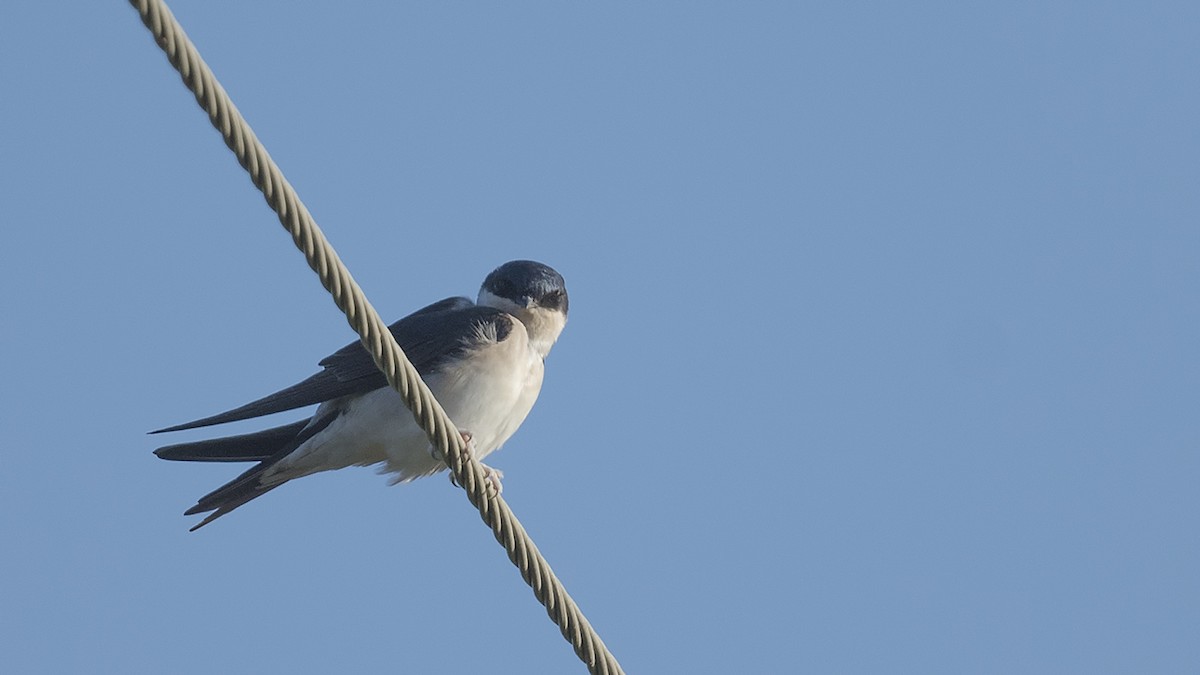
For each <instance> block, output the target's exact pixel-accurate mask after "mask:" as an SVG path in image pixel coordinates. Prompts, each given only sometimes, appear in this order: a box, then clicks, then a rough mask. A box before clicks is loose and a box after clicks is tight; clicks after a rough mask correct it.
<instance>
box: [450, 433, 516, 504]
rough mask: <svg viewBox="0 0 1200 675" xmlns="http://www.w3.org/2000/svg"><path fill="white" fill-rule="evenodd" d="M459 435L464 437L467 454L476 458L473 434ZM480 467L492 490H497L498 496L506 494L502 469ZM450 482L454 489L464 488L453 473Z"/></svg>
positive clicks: (485, 465)
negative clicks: (502, 479)
mask: <svg viewBox="0 0 1200 675" xmlns="http://www.w3.org/2000/svg"><path fill="white" fill-rule="evenodd" d="M458 433H459V434H460V435H461V436H462V439H463V443H464V444H465V445H466V450H467V453H468V454H470V455H471V456H472V457H474V456H475V443H474V442H473V440H472V438H471V432H469V431H460V432H458ZM479 466H481V467H483V476H484V478H485V479H487V482H488V483H489V484H491V486H492V488H493V489H495V490H496V494H500V493H502V492H504V485H503V484H502V483H501V482H500V479H501V478H504V472H503V471H501V470H500V469H493V468H492V467H490V466H488V465H487V464H484V463H482V462H480V464H479ZM450 482H451V483H453V484H454V487H462V486H461V485H459V484H458V480H457V479H455V478H454V473H453V472H451V473H450Z"/></svg>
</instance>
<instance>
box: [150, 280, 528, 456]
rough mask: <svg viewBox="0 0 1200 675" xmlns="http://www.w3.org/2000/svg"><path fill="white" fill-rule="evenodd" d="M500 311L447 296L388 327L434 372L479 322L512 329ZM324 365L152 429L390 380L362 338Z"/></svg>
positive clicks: (299, 403)
mask: <svg viewBox="0 0 1200 675" xmlns="http://www.w3.org/2000/svg"><path fill="white" fill-rule="evenodd" d="M497 316H505V317H507V315H505V314H504V313H503V312H500V311H499V310H496V309H492V308H490V307H478V306H476V305H475V303H473V302H471V301H470V300H468V299H467V298H461V297H459V298H446V299H445V300H442V301H440V302H435V303H434V304H432V305H429V306H428V307H424V308H422V309H419V310H417V311H415V312H413V313H412V314H409V315H408V316H406V317H404V318H403V319H400V320H399V321H397V322H396V323H393V324H392V325H391V326H388V329H389V330H390V331H391V333H392V335H393V336H395V338H396V342H398V343H399V344H400V348H401V349H403V350H404V353H405V355H406V356H407V357H408V359H409V361H411V362H412V364H413V365H414V366H415V367H416V369H417V372H419V373H421V374H422V375H424V374H427V373H430V372H433V371H434V370H435V369H437V368H438V367H439V366H440V365H442V364H443V363H444V362H445V361H446V360H447V359H449V358H453V357H454V356H456V355H458V354H461V352H462V350H463V349H465V348H466V345H468V344H470V343H471V342H473V338H474V337H475V336H477V335H478V334H479V330H480V328H479V327H480V326H481V325H483V324H486V323H488V322H494V323H496V324H497V325H498V328H500V329H502V330H503V331H504V333H505V335H507V330H508V329H509V328H511V325H510V324H509V323H508V322H507V321H497ZM320 365H321V366H324V370H322V371H321V372H319V373H317V374H316V375H313V376H312V377H310V378H308V379H306V380H304V381H303V382H300V383H298V384H295V385H292V386H290V387H288V388H287V389H282V390H280V391H277V392H275V393H274V394H271V395H269V396H264V397H263V398H260V399H258V400H256V401H251V402H250V403H247V404H246V405H243V406H241V407H238V408H234V409H233V410H229V411H226V412H223V413H220V414H217V415H212V416H210V417H205V418H202V419H198V420H194V421H191V422H187V423H185V424H177V425H175V426H171V427H166V428H165V429H158V430H155V431H152V432H150V433H152V434H158V433H163V432H167V431H182V430H184V429H195V428H198V427H207V426H211V425H214V424H225V423H226V422H236V421H238V420H245V419H250V418H252V417H261V416H263V415H270V414H273V413H277V412H283V411H285V410H293V409H295V408H303V407H305V406H310V405H315V404H317V403H324V402H325V401H329V400H331V399H335V398H338V397H340V396H348V395H350V394H358V393H363V392H367V391H371V390H373V389H378V388H380V387H384V386H387V379H386V378H385V377H384V376H383V373H381V372H380V371H379V369H378V368H377V367H376V366H375V362H374V361H373V360H371V356H370V355H369V354H368V353H367V351H366V349H364V348H363V346H362V343H361V342H352V343H351V344H348V345H346V346H345V347H343V348H341V349H339V350H338V351H336V352H334V353H333V354H331V355H330V356H328V357H326V358H325V359H323V360H322V361H321V363H320Z"/></svg>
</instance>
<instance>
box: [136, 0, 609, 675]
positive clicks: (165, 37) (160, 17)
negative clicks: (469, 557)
mask: <svg viewBox="0 0 1200 675" xmlns="http://www.w3.org/2000/svg"><path fill="white" fill-rule="evenodd" d="M130 4H132V5H133V6H134V8H135V9H137V11H138V13H139V14H140V15H141V18H142V23H144V24H145V25H146V28H148V29H149V30H150V32H151V33H152V34H153V35H154V39H155V41H156V42H157V43H158V46H159V47H161V48H162V50H163V51H164V52H165V53H166V55H167V60H169V61H170V62H171V65H172V66H174V67H175V69H176V70H177V71H179V75H180V77H181V78H182V79H183V83H184V84H185V85H186V86H187V87H188V89H190V90H191V91H192V93H193V94H194V95H195V96H196V102H197V103H199V105H200V107H201V108H203V109H204V111H205V112H206V113H208V119H209V121H210V122H212V125H213V126H214V127H216V129H217V131H219V132H220V133H221V136H222V138H224V139H225V145H227V146H228V147H229V149H230V150H232V151H233V153H234V155H236V156H237V159H238V163H239V164H241V165H242V168H244V169H245V170H246V172H247V173H249V174H250V180H251V181H252V182H253V183H254V185H255V187H257V188H258V189H259V190H261V191H262V193H263V196H264V197H265V198H266V200H267V204H268V205H269V206H270V207H271V209H272V210H274V211H275V213H276V214H277V215H278V216H279V222H280V223H281V224H282V225H283V227H284V229H286V230H287V231H288V232H289V233H290V234H291V235H292V241H294V242H295V244H296V247H297V248H299V249H300V250H301V252H303V253H304V257H305V259H306V260H307V261H308V266H309V267H311V268H312V270H313V271H314V272H316V273H317V276H318V277H320V279H321V285H322V286H324V287H325V290H327V291H329V293H330V294H331V295H332V296H333V301H334V303H335V304H336V305H337V306H338V308H339V309H341V310H342V312H343V313H344V314H345V315H346V320H347V322H349V324H350V326H351V327H352V328H353V329H354V330H355V331H357V332H358V334H359V337H360V338H361V340H362V343H363V346H364V347H366V349H367V351H368V352H369V353H370V354H371V358H372V359H374V361H375V365H376V366H378V367H379V369H380V370H381V371H382V372H383V374H384V376H386V377H387V381H388V383H389V384H391V386H392V387H393V388H394V389H395V390H396V391H397V392H399V393H400V396H401V398H403V399H404V404H405V405H407V406H408V407H409V409H410V410H412V413H413V417H414V418H415V419H416V420H417V422H418V423H419V424H420V425H421V428H422V429H424V430H425V433H426V434H427V435H428V436H429V440H430V442H431V443H432V445H433V447H434V448H435V449H436V450H437V451H438V452H440V453H441V456H442V457H444V458H445V461H446V464H447V465H448V466H449V468H450V471H451V472H452V473H453V475H454V478H455V481H456V482H457V484H458V485H461V486H462V487H463V490H464V491H466V493H467V498H468V499H469V500H470V502H471V504H473V505H474V506H475V508H477V509H479V514H480V516H481V517H482V518H483V521H484V522H485V523H487V524H488V526H489V527H491V528H492V534H493V535H494V536H495V537H496V541H498V542H499V543H500V545H501V546H503V547H504V550H505V551H506V552H507V553H508V558H509V560H511V561H512V563H513V564H514V565H516V567H517V569H518V570H520V572H521V578H523V579H524V580H525V583H527V584H529V586H530V588H531V589H532V590H533V595H534V597H536V598H537V600H538V602H541V603H542V604H543V605H544V606H545V607H546V613H547V614H548V615H549V616H550V619H551V620H552V621H554V622H555V623H556V624H558V627H559V630H560V631H561V632H562V635H563V637H564V638H566V640H567V641H568V642H569V643H571V646H572V647H573V648H574V650H575V654H576V655H577V656H578V657H579V658H580V660H582V661H583V663H584V664H585V665H587V668H588V670H589V671H590V672H591V673H594V674H596V675H619V674H623V673H624V670H622V669H621V666H620V664H618V663H617V660H616V658H615V657H614V656H613V655H612V652H610V651H609V650H608V648H607V647H606V646H605V645H604V641H603V640H601V639H600V636H599V635H598V634H597V633H596V631H595V629H593V628H592V626H591V624H590V623H588V620H587V619H586V618H585V617H584V616H583V612H582V611H580V609H579V606H578V605H576V604H575V601H574V600H572V599H571V596H570V595H569V594H568V593H567V591H566V589H565V588H564V587H563V585H562V583H561V582H560V581H559V580H558V577H557V576H555V574H554V572H553V570H551V569H550V564H549V563H548V562H546V559H545V558H544V557H542V554H541V552H540V551H538V548H537V546H536V545H535V544H534V543H533V540H532V539H531V538H530V537H529V535H528V534H527V533H526V532H525V528H524V527H522V526H521V523H520V522H519V521H518V520H517V518H516V516H514V515H513V513H512V510H511V509H509V507H508V504H507V503H506V502H505V501H504V499H503V498H502V497H501V496H500V495H499V494H497V493H496V491H495V490H493V489H490V485H489V483H488V481H487V480H486V479H485V477H484V472H483V468H482V467H481V465H480V464H479V462H478V460H476V459H475V458H474V457H472V456H471V453H469V452H467V451H466V448H465V445H464V443H463V440H462V437H461V436H460V435H459V433H458V429H457V428H456V427H455V426H454V423H453V422H452V421H451V420H450V418H449V417H447V415H446V413H445V411H444V410H442V407H441V405H439V404H438V402H437V400H436V399H434V397H433V394H432V393H431V392H430V391H429V388H428V387H426V386H425V383H424V382H423V381H422V380H421V377H420V375H419V374H418V373H417V371H416V369H415V368H413V366H412V364H411V363H409V361H408V359H407V358H406V357H405V356H404V352H403V351H401V349H400V346H399V345H398V344H396V340H395V338H394V337H392V334H391V332H389V331H388V329H387V325H386V324H384V322H383V320H382V319H381V318H380V317H379V314H378V313H376V311H375V309H374V308H373V307H372V306H371V304H370V302H368V301H367V298H366V296H365V295H364V294H363V292H362V289H361V288H359V286H358V283H357V282H355V280H354V278H353V277H351V276H350V272H349V270H347V269H346V267H345V265H343V264H342V261H341V259H340V258H339V257H338V255H337V252H336V251H334V250H333V247H332V246H331V245H330V244H329V242H328V241H327V240H326V239H325V235H324V234H323V233H322V232H321V229H320V228H319V227H318V226H317V224H316V222H315V221H314V220H313V218H312V215H311V214H309V212H308V209H307V208H306V207H305V206H304V203H303V202H301V201H300V198H299V197H298V196H297V195H296V192H295V190H293V189H292V186H291V184H290V183H288V181H287V179H286V178H284V177H283V173H282V172H281V171H280V169H279V167H278V166H277V165H276V164H275V162H274V161H273V160H272V159H271V156H270V155H268V154H267V151H266V148H264V147H263V145H262V143H260V142H259V140H258V138H257V137H256V136H255V134H254V132H253V131H252V130H251V129H250V125H249V124H247V122H246V120H245V119H244V118H243V117H242V115H241V113H239V112H238V110H237V108H236V107H235V106H234V104H233V102H232V101H231V100H230V98H229V96H228V94H226V92H225V90H224V88H222V87H221V85H220V83H218V82H217V80H216V77H215V76H214V75H213V73H212V71H211V70H210V69H209V67H208V65H207V64H206V63H205V62H204V60H203V59H201V58H200V54H199V52H198V51H197V50H196V47H195V45H193V44H192V42H191V40H190V39H189V38H188V37H187V35H186V34H185V33H184V31H183V28H182V27H181V26H180V25H179V22H178V21H176V19H175V16H174V15H173V14H172V13H171V11H170V9H168V8H167V6H166V3H165V2H163V0H130Z"/></svg>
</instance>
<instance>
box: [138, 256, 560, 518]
mask: <svg viewBox="0 0 1200 675" xmlns="http://www.w3.org/2000/svg"><path fill="white" fill-rule="evenodd" d="M567 310H568V299H567V288H566V285H565V283H564V281H563V278H562V275H560V274H559V273H558V272H556V271H555V270H554V269H553V268H551V267H549V266H547V265H543V264H541V263H538V262H533V261H529V260H515V261H512V262H507V263H505V264H503V265H501V266H500V267H497V268H496V269H495V270H493V271H492V273H491V274H489V275H488V276H487V278H486V279H484V281H483V285H482V286H481V287H480V289H479V294H478V297H477V299H476V301H475V302H471V300H470V299H468V298H465V297H454V298H446V299H445V300H442V301H440V302H435V303H433V304H432V305H429V306H427V307H425V308H423V309H420V310H417V311H416V312H413V313H412V314H409V315H408V316H406V317H404V318H403V319H400V320H399V321H397V322H396V323H393V324H392V325H391V326H389V327H388V329H389V330H390V331H391V333H392V335H393V336H395V338H396V342H397V343H399V345H400V347H401V348H402V349H403V350H404V353H405V355H406V356H407V357H408V359H409V361H411V362H412V364H413V366H415V367H416V369H417V372H419V373H420V375H421V379H422V380H424V382H425V384H426V385H428V386H429V388H430V390H431V391H432V392H433V394H434V396H435V397H436V398H437V400H438V402H439V403H441V405H442V408H443V409H444V410H445V411H446V413H447V414H448V415H449V416H450V419H451V420H453V421H454V423H455V426H456V427H457V428H458V430H459V432H460V433H462V434H463V438H464V439H465V440H467V446H468V449H469V451H470V452H472V453H473V454H474V456H475V457H476V458H477V459H483V458H484V457H486V456H487V455H489V454H491V453H492V452H494V451H496V450H498V449H499V448H500V446H502V445H503V444H504V442H505V441H507V440H508V439H509V437H511V436H512V435H513V433H514V432H516V430H517V428H518V427H520V426H521V423H522V422H524V421H525V417H526V416H527V415H529V411H530V410H532V409H533V404H534V402H535V401H536V400H537V397H538V393H539V392H540V391H541V388H542V377H543V374H544V372H545V367H544V363H545V359H546V356H547V355H548V354H549V353H550V349H551V347H553V346H554V343H555V342H556V341H557V340H558V336H559V334H560V333H562V330H563V328H564V327H565V326H566V323H567ZM319 365H320V366H322V368H323V370H321V371H320V372H318V373H317V374H315V375H313V376H312V377H309V378H308V379H306V380H304V381H302V382H300V383H298V384H296V385H293V386H291V387H288V388H286V389H283V390H280V391H277V392H275V393H274V394H271V395H269V396H265V397H263V398H260V399H258V400H256V401H251V402H250V403H247V404H245V405H243V406H241V407H238V408H234V409H233V410H229V411H226V412H223V413H220V414H217V415H212V416H210V417H205V418H202V419H198V420H195V421H192V422H187V423H185V424H178V425H175V426H171V427H167V428H164V429H158V430H156V431H152V432H150V433H152V434H159V433H166V432H171V431H182V430H184V429H196V428H199V427H207V426H212V425H216V424H225V423H228V422H236V421H239V420H246V419H251V418H254V417H260V416H263V415H271V414H274V413H278V412H283V411H287V410H294V409H297V408H303V407H307V406H311V405H317V409H316V411H315V412H314V413H313V415H312V417H309V418H308V419H304V420H300V421H298V422H293V423H291V424H285V425H283V426H279V427H273V428H270V429H265V430H263V431H257V432H254V433H249V434H241V435H237V436H226V437H222V438H214V439H210V440H203V441H193V442H189V443H178V444H175V445H168V446H165V447H161V448H159V449H158V450H155V451H154V454H155V455H158V456H159V457H161V458H162V459H167V460H174V461H185V462H257V464H255V465H254V466H253V467H251V468H250V469H248V470H247V471H245V472H244V473H242V474H241V475H240V476H238V477H237V478H234V479H233V480H231V481H229V482H228V483H226V484H224V485H222V486H221V487H219V488H217V489H216V490H213V491H212V492H210V493H208V494H206V495H204V496H203V497H201V498H200V499H199V500H198V501H197V502H196V505H195V506H193V507H191V508H190V509H188V510H187V511H185V512H184V514H185V515H195V514H200V513H208V514H209V515H208V516H207V517H205V518H204V519H203V520H202V521H200V523H199V524H197V525H195V526H194V527H192V528H191V530H192V531H195V530H197V529H199V528H201V527H203V526H205V525H207V524H209V523H211V522H212V521H214V520H216V519H217V518H220V517H221V516H223V515H225V514H227V513H229V512H230V511H233V510H234V509H236V508H238V507H239V506H241V505H243V504H245V503H246V502H249V501H251V500H253V499H256V498H258V497H261V496H262V495H264V494H266V493H268V492H270V491H271V490H274V489H275V488H277V487H279V486H281V485H283V484H284V483H286V482H288V481H290V480H294V479H296V478H301V477H303V476H308V475H310V474H314V473H319V472H321V471H332V470H334V469H341V468H345V467H348V466H373V465H379V472H380V473H384V474H390V475H391V481H390V484H392V485H395V484H397V483H404V482H408V481H411V480H413V479H416V478H421V477H424V476H429V475H433V474H435V473H438V472H440V471H444V470H445V469H446V468H447V467H446V464H445V462H444V461H443V460H442V458H440V457H437V456H435V452H434V449H433V447H432V446H431V444H430V442H429V439H428V437H427V436H426V435H425V432H424V431H423V430H422V429H421V428H420V426H418V425H417V423H416V421H415V419H414V418H413V415H412V413H411V412H410V411H409V409H408V408H407V407H406V406H405V405H404V402H403V401H402V400H401V398H400V394H398V393H397V392H396V391H395V390H394V389H392V387H391V386H390V385H388V383H387V380H386V379H385V378H384V376H383V373H382V372H380V371H379V369H378V368H377V367H376V366H375V363H374V361H372V360H371V357H370V355H369V354H368V353H367V351H366V349H365V348H364V347H363V346H362V343H361V342H354V343H352V344H349V345H346V346H345V347H343V348H342V349H339V350H338V351H336V352H334V353H333V354H332V355H330V356H328V357H326V358H325V359H324V360H322V361H321V362H320V363H319ZM485 470H486V472H487V475H488V478H489V480H490V481H491V482H493V484H494V485H495V486H496V488H497V489H499V488H500V478H501V477H502V474H501V473H500V472H499V471H497V470H495V469H492V468H490V467H486V466H485Z"/></svg>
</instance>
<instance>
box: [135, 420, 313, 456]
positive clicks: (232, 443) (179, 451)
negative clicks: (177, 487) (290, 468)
mask: <svg viewBox="0 0 1200 675" xmlns="http://www.w3.org/2000/svg"><path fill="white" fill-rule="evenodd" d="M308 422H309V420H300V421H299V422H293V423H292V424H285V425H284V426H281V427H274V428H272V429H264V430H262V431H255V432H253V433H249V434H240V435H238V436H226V437H224V438H210V439H208V440H204V441H192V442H190V443H176V444H175V445H167V446H164V447H161V448H159V449H157V450H155V451H154V454H156V455H158V456H159V457H161V458H162V459H170V460H175V461H181V462H261V461H262V460H264V459H266V458H268V457H270V456H271V455H274V454H275V453H276V452H278V451H279V449H280V448H282V447H283V446H285V445H287V444H288V443H290V442H291V441H292V440H294V439H295V438H296V434H298V433H300V431H301V430H302V429H304V427H306V426H307V425H308Z"/></svg>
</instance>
